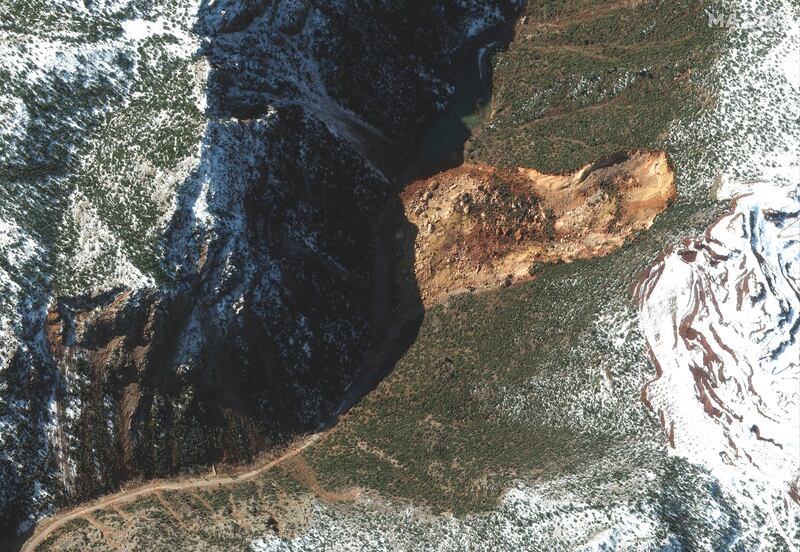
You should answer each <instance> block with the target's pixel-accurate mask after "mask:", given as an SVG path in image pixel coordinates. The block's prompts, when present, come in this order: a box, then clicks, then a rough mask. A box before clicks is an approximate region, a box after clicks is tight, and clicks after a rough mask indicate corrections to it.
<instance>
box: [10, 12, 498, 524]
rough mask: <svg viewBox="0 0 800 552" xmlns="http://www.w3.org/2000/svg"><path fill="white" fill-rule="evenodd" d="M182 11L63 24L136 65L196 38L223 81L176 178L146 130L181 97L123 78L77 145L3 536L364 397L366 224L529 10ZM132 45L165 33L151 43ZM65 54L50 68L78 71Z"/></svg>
mask: <svg viewBox="0 0 800 552" xmlns="http://www.w3.org/2000/svg"><path fill="white" fill-rule="evenodd" d="M53 10H54V11H57V10H58V6H56V7H54V8H53ZM162 10H163V11H162ZM169 14H170V11H169V9H164V6H158V7H154V8H151V11H150V12H148V8H145V7H141V6H139V5H138V3H131V4H130V5H126V6H124V7H120V8H119V10H114V9H112V8H110V7H102V8H101V7H97V8H92V9H89V11H88V12H87V14H86V17H85V19H86V20H87V21H88V22H90V23H91V22H92V21H94V20H93V19H92V18H93V17H95V19H96V20H100V21H103V22H104V23H106V24H107V26H108V27H109V28H108V29H107V30H106V31H104V33H103V34H101V35H100V36H99V37H98V36H96V35H94V34H91V35H90V34H89V33H90V32H92V33H93V32H95V31H94V27H91V25H89V27H88V30H85V29H84V27H81V26H80V25H79V26H78V29H77V30H71V31H69V32H72V33H75V32H78V33H80V32H85V33H87V36H86V38H87V40H98V41H102V43H103V46H104V48H107V49H109V50H111V51H112V53H113V51H114V48H115V47H117V48H118V49H119V51H120V54H119V56H121V58H122V59H121V60H120V61H119V64H120V66H122V67H127V68H128V69H129V70H130V71H132V72H135V73H136V74H137V75H139V73H144V72H145V71H146V70H148V68H147V63H148V60H149V59H151V57H152V56H154V55H155V56H156V57H158V56H161V57H162V65H163V58H165V57H167V58H168V57H169V53H170V52H173V48H174V47H175V44H176V42H177V43H180V37H181V36H188V37H190V39H187V41H186V44H185V45H182V46H181V47H187V48H189V51H190V52H191V46H192V45H193V44H194V45H195V47H198V46H199V47H198V49H197V50H196V51H195V52H194V53H193V54H192V63H193V64H194V70H195V76H196V77H197V78H199V79H201V80H203V81H204V83H205V84H204V86H205V88H206V91H207V92H206V94H205V95H204V97H202V98H200V99H199V100H202V101H199V100H198V101H199V103H198V106H197V107H193V109H195V111H194V112H193V113H194V114H193V115H192V117H193V118H194V119H193V120H196V119H197V118H200V119H202V118H203V117H204V118H205V122H204V123H203V124H202V125H201V126H200V128H199V129H198V128H195V129H194V130H195V131H197V130H199V131H200V132H199V133H198V134H197V135H196V140H197V142H195V146H194V147H195V148H198V150H197V152H196V153H195V155H194V157H191V156H190V157H187V158H186V159H185V160H179V161H177V162H178V164H179V165H180V164H181V163H183V165H181V167H182V171H180V170H174V171H172V172H166V171H164V170H161V169H160V165H161V166H164V165H165V164H166V165H167V166H171V165H170V161H166V163H165V157H166V158H167V159H172V161H171V162H172V163H175V162H176V161H175V160H174V158H175V157H176V156H177V158H180V155H178V154H177V152H172V154H170V152H169V151H166V152H165V151H164V148H167V149H169V148H170V147H171V146H174V147H176V148H178V150H180V143H181V141H180V140H178V139H175V140H174V141H173V138H172V136H171V135H170V134H169V132H170V129H169V125H167V127H168V128H165V129H163V130H158V131H157V132H156V133H155V138H154V139H153V141H152V142H148V138H149V136H148V135H139V134H138V133H137V128H138V126H139V125H144V126H147V125H149V124H150V123H151V121H154V120H155V121H157V120H159V119H161V120H163V118H164V117H168V116H171V115H170V111H169V110H170V109H174V108H175V106H177V105H181V104H180V102H181V101H182V100H179V99H174V98H173V99H170V100H166V99H165V98H163V97H160V98H159V97H158V95H159V94H160V93H161V92H162V90H160V89H159V88H147V87H146V86H142V84H141V83H140V80H137V79H140V78H141V75H139V76H138V77H135V78H133V77H132V80H133V82H134V83H136V85H131V86H130V87H129V88H134V89H136V92H135V93H132V94H130V96H128V94H129V89H128V88H125V87H114V86H113V83H109V88H110V89H111V90H113V91H114V93H115V94H117V95H119V97H120V98H119V103H120V104H121V106H122V108H120V109H121V110H120V109H117V110H116V111H115V110H114V109H115V106H114V105H110V106H109V109H110V111H109V112H108V115H107V116H105V117H102V118H100V119H99V120H98V121H97V122H95V124H94V126H92V127H91V128H88V129H86V132H93V131H94V132H95V134H92V135H90V136H83V137H82V138H81V140H80V141H79V142H74V143H75V144H78V146H75V145H73V146H69V145H68V144H65V146H64V147H65V148H66V149H69V148H72V150H74V151H75V152H76V158H77V160H76V162H75V165H78V166H79V167H80V168H78V169H77V170H75V174H74V175H73V176H71V177H69V178H68V179H67V180H66V181H67V182H69V183H71V185H72V186H73V188H72V190H73V191H72V193H71V194H70V195H68V196H67V197H65V198H64V206H63V207H64V209H66V210H70V209H71V212H72V213H73V215H71V216H70V217H65V218H64V222H63V223H62V224H63V230H61V231H62V232H63V233H64V236H65V238H61V236H60V235H59V234H58V232H55V233H52V232H51V234H48V235H47V236H49V239H45V238H46V237H47V236H42V238H41V242H42V243H44V244H45V245H44V246H43V247H46V248H47V249H48V250H53V251H54V257H55V258H56V259H57V262H58V263H59V264H58V267H57V268H58V270H57V271H56V272H55V273H54V272H53V271H51V270H50V269H49V267H47V266H46V265H45V266H42V267H40V268H39V270H40V271H41V272H42V273H43V274H44V278H42V279H41V281H39V282H36V283H33V282H30V281H26V282H27V283H26V285H28V286H29V287H30V289H29V290H28V291H25V290H22V291H20V293H19V294H18V295H19V299H18V301H17V303H16V304H13V305H9V308H10V309H15V310H16V317H15V318H12V320H14V322H13V324H14V329H12V330H11V332H12V334H13V336H14V341H15V342H16V343H17V345H16V347H13V348H12V349H10V350H9V351H8V360H7V362H6V364H5V365H4V366H3V367H2V370H0V394H2V395H1V396H2V402H0V408H1V409H2V411H0V416H2V420H3V422H2V426H0V429H1V431H0V438H2V439H3V441H2V443H3V455H2V457H0V479H2V482H3V489H2V491H0V527H2V528H3V529H2V532H3V533H4V534H9V533H10V532H12V531H13V530H15V529H16V528H17V527H19V526H20V524H22V527H25V526H26V524H28V525H29V523H30V520H32V519H34V518H35V517H36V516H37V515H39V514H40V513H42V512H46V511H48V510H49V509H51V508H52V507H53V506H54V505H56V504H64V503H68V502H71V501H75V500H82V499H86V498H89V497H92V496H94V495H96V494H97V493H101V492H104V491H108V490H111V489H113V488H114V487H115V486H117V485H119V484H120V483H121V482H123V481H125V480H127V479H130V478H133V477H153V476H161V475H166V474H172V473H176V472H177V471H179V470H182V469H185V468H193V469H196V468H200V467H203V468H204V467H206V466H209V465H210V464H211V463H212V462H217V463H219V462H243V461H248V460H251V459H252V458H253V457H254V456H255V455H256V454H257V453H259V452H260V451H262V450H264V449H265V448H268V447H270V446H272V445H275V444H279V443H282V442H284V441H285V440H286V439H287V438H289V437H291V436H292V435H294V434H295V433H297V432H303V431H309V430H313V429H316V428H318V427H320V426H321V425H323V424H325V423H327V422H328V421H329V420H330V419H331V418H332V417H333V416H334V415H335V414H336V413H338V412H339V411H340V410H341V408H342V405H346V404H349V403H350V402H351V401H352V400H354V399H355V398H357V395H358V393H359V392H360V389H361V387H360V385H354V383H355V382H360V381H363V380H364V379H369V377H370V374H371V371H373V370H374V369H376V368H382V366H378V367H375V366H371V365H368V363H366V360H367V359H368V358H370V357H369V355H370V354H371V352H372V351H373V350H374V349H377V348H380V347H381V346H382V344H383V341H384V337H385V336H384V327H385V325H386V320H385V317H386V312H385V311H386V309H385V306H384V303H385V301H384V300H382V297H383V295H385V292H384V287H385V275H384V273H385V269H383V268H382V266H381V262H380V259H379V260H378V261H376V257H375V247H374V243H373V238H372V237H371V236H372V235H373V234H375V232H374V231H373V230H374V226H375V224H376V223H377V219H378V216H379V214H381V213H382V211H383V208H384V205H385V203H386V200H387V198H388V197H389V195H390V194H392V193H394V190H395V186H396V180H397V178H398V177H399V176H400V175H401V173H402V171H403V170H404V169H405V167H406V165H407V164H408V163H409V158H408V154H407V153H406V152H407V151H408V150H411V149H413V146H414V141H415V139H416V138H417V137H418V136H419V135H420V134H421V132H422V131H423V130H424V129H425V128H426V125H427V124H428V122H429V121H430V119H431V117H432V116H434V115H435V114H436V113H437V111H438V110H440V109H442V108H443V107H444V106H445V105H446V103H447V101H448V98H449V96H450V94H451V93H452V86H451V84H450V83H451V81H452V80H453V79H454V78H455V77H454V72H455V71H456V70H457V67H458V66H459V63H460V61H461V59H462V57H463V56H464V55H466V53H467V52H468V51H469V49H470V48H471V40H473V39H474V37H475V36H477V35H478V34H479V33H480V32H481V31H483V30H485V29H487V28H489V27H491V26H492V25H497V24H502V23H503V22H504V21H505V20H506V19H507V18H510V17H512V15H513V4H512V3H511V2H504V1H498V2H494V3H493V2H490V3H484V2H470V1H463V0H453V1H444V2H438V3H434V4H431V5H426V6H421V5H418V3H414V2H396V3H392V4H390V5H389V4H387V5H383V4H376V3H372V2H364V3H351V2H333V3H316V2H306V1H279V2H266V3H264V2H249V1H245V2H232V1H231V2H228V1H225V2H203V4H202V5H201V6H199V8H198V11H197V13H196V14H194V23H192V24H191V26H188V25H187V21H192V18H191V15H190V16H189V17H187V19H183V20H180V21H177V24H178V25H180V28H179V29H178V30H176V31H170V30H169V29H170V28H171V27H173V26H174V25H175V23H176V22H170V20H169ZM84 23H85V22H84ZM49 24H53V21H49ZM14 32H17V33H22V32H24V30H23V29H15V31H14ZM65 32H66V31H65ZM181 33H182V34H181ZM118 37H121V38H120V40H121V44H122V45H124V47H123V46H115V42H114V40H115V38H118ZM176 37H178V38H176ZM129 40H133V41H139V42H142V43H143V41H148V40H152V41H153V42H154V44H155V46H156V47H155V53H153V52H152V51H147V50H145V49H143V48H142V47H140V48H139V50H135V49H134V50H133V52H131V51H129V50H128V49H127V44H128V41H129ZM139 42H137V43H139ZM51 47H53V48H54V49H55V50H56V51H58V50H59V48H60V46H59V45H56V46H51ZM63 55H64V54H62V53H60V52H59V53H56V54H55V59H54V62H53V66H54V67H55V69H53V71H54V72H58V71H61V73H60V74H65V73H64V71H65V70H64V69H63V68H62V67H61V66H60V65H59V63H60V61H59V60H61V59H62V57H63ZM176 63H177V62H176ZM101 67H102V66H101ZM159 67H160V68H162V67H161V66H159ZM174 67H175V68H177V67H180V64H177V65H174ZM167 71H169V68H168V67H167ZM43 74H44V76H43V77H42V78H44V79H47V78H51V74H50V73H47V72H46V71H44V73H43ZM74 78H75V80H76V81H77V82H81V81H80V77H78V76H75V77H74ZM104 82H105V81H104ZM62 88H64V89H63V90H62ZM62 88H57V87H56V88H53V89H52V90H51V91H50V94H51V98H52V99H53V100H55V101H58V99H60V98H61V97H62V95H63V94H67V93H68V90H69V86H65V87H62ZM87 93H90V92H87ZM87 101H88V102H89V105H90V107H89V108H87V109H88V110H89V111H91V109H92V108H91V97H90V98H89V99H88V100H87ZM137 102H138V104H137ZM176 102H178V103H176ZM127 108H135V109H130V110H129V111H125V110H126V109H127ZM198 108H199V109H202V110H204V111H199V110H198ZM187 109H188V108H187ZM142 115H146V117H144V118H142ZM125 117H127V118H128V119H127V120H126V119H125ZM167 120H169V119H167ZM173 123H174V124H176V125H185V124H186V123H185V122H183V121H180V120H173ZM38 124H42V125H46V124H47V121H44V120H42V121H38ZM190 134H191V133H190ZM70 136H71V135H69V134H68V135H67V137H66V138H65V139H73V138H71V137H70ZM28 139H29V140H30V141H32V143H33V144H39V145H40V146H41V147H42V148H46V144H42V143H41V142H42V141H45V140H48V139H52V138H51V137H48V135H47V134H46V133H45V134H44V135H33V134H30V135H28ZM74 140H78V139H77V138H74ZM181 140H188V144H190V145H191V135H190V136H188V137H184V138H181ZM150 145H154V147H155V148H157V149H154V150H153V151H149V150H148V147H149V146H150ZM20 147H25V146H24V145H23V146H20ZM81 148H82V149H81ZM82 151H85V152H86V156H85V157H82V156H81V155H80V154H81V152H82ZM31 155H33V154H32V153H31ZM148 155H150V157H149V158H148ZM29 168H30V164H25V163H22V168H20V169H19V171H23V170H27V169H29ZM60 170H61V171H62V172H64V173H65V174H68V175H69V174H72V173H70V171H71V170H72V169H71V168H70V167H69V166H66V167H63V168H62V169H60ZM181 172H183V174H184V176H183V178H182V179H181V178H180V174H181ZM176 173H177V175H176ZM165 175H166V176H165ZM11 176H13V177H17V176H19V174H17V173H13V174H12V175H11ZM51 178H55V176H51ZM34 180H35V179H34ZM20 185H21V184H20ZM70 205H71V207H68V206H70ZM57 207H58V206H56V208H57ZM56 210H57V209H54V210H53V211H47V214H48V216H55V211H56ZM64 212H65V211H64V210H62V214H63V213H64ZM73 234H74V235H75V236H77V239H75V240H74V242H70V241H68V240H67V239H66V237H69V236H72V235H73ZM104 267H105V268H104ZM15 289H16V288H15ZM20 289H22V288H20ZM29 516H30V517H29ZM26 519H27V520H28V521H27V522H25V520H26Z"/></svg>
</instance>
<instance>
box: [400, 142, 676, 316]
mask: <svg viewBox="0 0 800 552" xmlns="http://www.w3.org/2000/svg"><path fill="white" fill-rule="evenodd" d="M402 199H403V206H404V209H405V213H406V216H407V217H408V220H409V221H410V222H411V224H412V225H413V228H406V229H405V230H404V229H402V228H401V229H400V230H399V231H396V232H397V233H396V235H395V239H396V240H397V241H398V243H402V242H403V240H404V239H405V238H406V237H407V236H406V235H407V234H408V233H409V232H410V233H413V235H414V236H415V238H414V241H415V244H414V251H413V264H412V263H410V262H408V261H406V262H405V264H407V265H409V266H413V278H412V277H411V275H410V274H407V275H406V279H407V281H415V282H417V284H418V285H419V289H420V294H421V297H422V300H423V302H424V303H425V304H431V303H433V302H436V301H437V300H438V299H440V298H442V297H443V296H446V295H447V294H450V293H454V292H461V291H467V290H475V289H486V288H492V287H498V286H501V285H507V284H509V283H511V282H512V281H520V280H526V279H530V278H531V277H532V276H533V274H534V273H535V272H536V270H537V267H539V266H540V265H542V264H546V263H553V262H559V261H566V262H569V261H573V260H575V259H586V258H590V257H596V256H599V255H605V254H607V253H608V252H610V251H612V250H614V249H616V248H618V247H620V246H621V245H622V244H623V243H624V241H625V239H626V238H627V237H629V236H631V235H632V234H634V233H635V232H638V231H640V230H644V229H647V228H649V227H650V225H651V224H652V223H653V219H654V218H655V216H656V215H657V214H658V213H660V212H661V211H663V210H664V209H665V208H666V207H667V206H668V205H669V204H670V202H672V201H673V200H674V199H675V184H674V176H673V172H672V168H671V166H670V163H669V160H668V158H667V156H666V154H665V153H663V152H644V151H634V152H627V153H620V154H618V155H616V156H612V157H610V158H608V159H602V160H599V161H597V162H595V163H593V164H590V165H587V166H585V167H583V168H581V169H580V170H578V171H575V172H574V173H570V174H543V173H540V172H539V171H537V170H535V169H525V168H519V169H498V168H495V167H490V166H485V165H471V164H467V165H463V166H461V167H459V168H457V169H453V170H450V171H447V172H444V173H441V174H438V175H436V176H434V177H432V178H430V179H427V180H422V181H418V182H414V183H412V184H411V185H409V186H408V187H407V188H406V189H405V191H404V192H403V193H402ZM405 254H411V253H410V252H406V253H405ZM402 255H403V252H402V251H401V250H400V249H399V248H398V257H399V258H402Z"/></svg>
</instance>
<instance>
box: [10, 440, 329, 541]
mask: <svg viewBox="0 0 800 552" xmlns="http://www.w3.org/2000/svg"><path fill="white" fill-rule="evenodd" d="M327 433H328V432H327V431H324V432H320V433H315V434H313V435H310V436H308V437H306V438H304V439H302V440H301V441H299V442H297V443H295V444H294V445H292V446H291V447H289V449H288V450H287V451H286V452H284V453H283V454H281V455H280V456H278V457H277V458H273V459H272V460H268V461H267V462H265V463H263V464H260V465H258V466H256V467H254V468H252V469H251V470H249V471H246V472H244V473H239V474H236V475H219V476H212V475H208V476H204V477H198V478H193V479H184V480H180V481H152V482H150V483H147V484H146V485H144V486H142V487H139V488H136V489H131V490H130V491H121V492H119V493H117V494H114V495H110V496H106V497H103V498H101V499H98V500H96V501H94V502H91V503H89V504H86V505H83V506H79V507H77V508H75V509H72V510H67V511H65V512H62V513H58V514H55V515H54V516H52V517H50V518H47V519H45V520H44V521H42V522H41V523H40V524H39V525H38V526H37V527H36V530H35V531H34V534H33V535H32V536H31V538H30V539H28V540H27V541H26V542H25V544H23V545H22V547H21V548H20V552H34V550H36V547H37V546H39V545H40V544H41V543H42V542H43V541H44V540H45V539H46V538H47V537H48V536H49V535H50V534H51V533H52V532H53V531H55V530H56V529H58V528H59V527H63V526H64V525H66V524H67V523H69V522H70V521H72V520H74V519H77V518H80V517H82V516H85V515H87V514H91V513H92V512H96V511H97V510H102V509H104V508H108V507H109V506H119V505H121V504H127V503H130V502H133V501H134V500H136V499H137V498H140V497H142V496H146V495H149V494H152V493H156V492H159V491H180V490H186V489H202V488H206V487H216V486H218V485H228V484H231V483H237V482H241V481H247V480H248V479H253V478H254V477H257V476H258V475H260V474H262V473H263V472H265V471H267V470H269V469H270V468H274V467H275V466H277V465H279V464H281V463H283V462H285V461H287V460H289V459H291V458H294V457H295V456H297V455H298V454H300V453H301V452H302V451H304V450H305V449H307V448H308V447H310V446H311V445H313V444H314V443H317V442H318V441H320V440H321V439H322V438H323V437H324V436H325V435H326V434H327Z"/></svg>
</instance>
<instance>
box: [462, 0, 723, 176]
mask: <svg viewBox="0 0 800 552" xmlns="http://www.w3.org/2000/svg"><path fill="white" fill-rule="evenodd" d="M631 4H633V3H629V2H606V1H603V0H559V1H553V2H547V3H542V2H530V3H529V5H528V7H527V9H526V13H525V16H524V19H523V21H522V22H521V24H520V25H519V26H518V28H517V35H516V38H515V40H514V41H513V42H512V44H511V45H510V46H509V48H508V49H507V50H506V51H505V52H502V53H500V54H498V55H497V56H496V58H495V79H494V93H493V101H492V110H493V115H492V117H491V118H490V119H489V120H488V121H486V122H485V124H484V125H483V126H482V127H481V130H480V131H479V132H478V133H477V135H476V136H474V137H473V138H472V140H471V141H470V142H469V143H468V145H467V148H466V149H467V158H468V159H470V160H473V161H482V162H487V163H491V164H494V165H511V166H533V167H536V168H538V169H540V170H544V171H547V172H560V171H567V170H571V169H575V168H577V167H579V166H581V165H582V164H584V163H587V162H590V161H591V160H594V159H597V158H599V157H602V156H604V155H607V154H610V153H613V152H615V151H617V150H619V149H624V148H637V147H652V148H663V147H665V145H666V144H667V142H668V140H669V127H670V124H671V123H672V122H673V121H674V120H675V119H677V118H679V117H682V116H686V115H688V114H691V113H693V112H696V110H697V109H699V108H700V107H702V102H703V97H704V96H705V94H706V92H705V91H704V90H703V88H702V86H701V84H700V82H699V79H698V75H700V74H702V69H703V68H704V66H705V65H706V64H707V61H708V59H709V58H711V57H712V56H713V54H714V51H715V48H716V47H717V45H716V39H717V37H718V36H719V35H718V34H715V32H714V31H713V30H711V29H708V28H707V26H706V25H705V17H704V15H703V13H704V9H705V8H706V7H707V4H708V2H692V1H691V0H681V1H679V2H665V1H660V0H656V1H647V2H641V3H635V5H634V6H633V7H631Z"/></svg>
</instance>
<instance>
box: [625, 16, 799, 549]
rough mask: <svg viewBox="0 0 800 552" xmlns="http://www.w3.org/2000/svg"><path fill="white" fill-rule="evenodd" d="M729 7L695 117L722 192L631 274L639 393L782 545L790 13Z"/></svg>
mask: <svg viewBox="0 0 800 552" xmlns="http://www.w3.org/2000/svg"><path fill="white" fill-rule="evenodd" d="M734 8H735V10H736V12H735V13H736V14H737V16H738V20H739V21H741V22H742V23H741V25H740V26H738V27H735V28H732V29H730V30H729V32H730V43H731V45H730V47H729V48H727V49H726V52H725V55H724V56H723V58H722V59H721V60H720V62H719V68H720V75H721V80H722V86H721V89H720V97H719V100H718V107H717V109H716V110H715V111H714V112H712V113H711V114H710V115H709V116H707V117H706V118H704V119H703V120H701V121H698V123H697V128H696V129H695V131H697V130H698V129H699V128H700V126H701V125H705V126H707V127H708V128H714V129H718V132H719V136H720V137H721V138H722V139H721V140H718V141H717V150H716V152H715V154H716V155H717V157H718V158H721V159H723V160H724V161H725V162H726V163H727V167H726V169H725V170H724V171H723V172H722V173H720V174H718V176H717V178H716V179H715V181H714V182H713V183H710V182H709V183H708V186H709V188H710V190H711V193H712V194H714V195H715V196H716V197H718V198H732V205H731V208H730V210H729V211H728V212H727V213H726V214H724V215H723V216H722V217H721V218H720V219H719V220H718V221H716V222H715V223H714V224H713V225H712V226H711V227H709V228H708V229H707V230H706V232H705V233H704V234H703V235H699V236H694V237H690V238H687V239H686V240H685V241H684V242H683V243H680V244H678V245H676V246H674V247H673V248H672V249H671V250H669V251H667V252H666V253H665V254H664V255H663V256H662V258H660V259H659V260H658V262H657V263H656V264H655V265H654V266H653V267H651V268H650V269H649V270H648V271H647V273H646V274H645V275H644V276H643V278H642V281H641V282H640V283H639V285H638V288H637V297H638V301H639V304H640V325H641V330H642V332H643V333H644V335H645V337H646V339H647V343H648V346H649V348H650V350H651V352H652V357H653V363H654V365H655V367H656V375H655V378H654V379H653V380H652V381H650V382H649V383H647V385H645V387H644V389H643V390H642V400H643V401H644V402H645V403H646V404H647V405H648V406H649V407H650V408H652V409H653V411H654V412H655V413H657V415H658V416H659V417H660V420H661V423H662V426H663V428H664V430H665V431H666V433H667V437H668V441H669V451H670V453H671V454H675V455H679V456H682V457H684V458H687V459H688V460H690V461H691V462H693V463H696V464H698V465H701V466H704V467H705V468H707V469H708V470H710V472H711V473H712V474H713V475H714V476H715V477H717V478H718V479H719V480H720V481H721V482H722V483H723V484H724V485H725V486H726V489H727V490H728V492H731V493H733V494H734V496H737V497H738V502H739V503H740V506H741V507H743V508H745V510H746V511H749V512H751V515H752V516H753V517H752V518H751V519H757V518H758V515H757V514H755V512H761V513H762V514H763V513H764V512H766V513H768V514H769V515H770V516H771V520H770V522H769V523H767V524H766V525H769V526H771V527H773V528H774V529H775V530H776V531H778V533H779V534H780V535H781V536H782V537H783V540H784V541H785V542H786V543H787V546H789V547H790V548H791V547H792V546H795V547H796V546H797V544H798V543H797V536H796V534H795V530H794V528H793V522H792V521H791V520H792V519H794V520H796V519H797V518H796V517H793V516H796V515H797V513H798V511H800V495H799V494H798V491H797V483H798V478H799V477H800V222H798V221H799V220H800V218H799V217H800V117H799V115H800V78H798V59H800V26H799V25H798V19H797V13H796V8H793V7H792V6H791V3H788V2H769V3H768V8H769V9H767V10H765V9H764V6H763V5H761V4H759V3H755V2H740V3H738V4H737V5H735V6H734ZM765 13H771V14H773V16H772V17H764V14H765ZM776 509H777V511H778V512H783V514H781V515H785V516H787V518H786V519H785V520H784V521H783V522H781V521H779V520H778V518H779V517H781V516H780V515H777V514H776V513H775V511H776ZM786 520H789V521H786ZM792 543H794V544H792Z"/></svg>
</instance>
